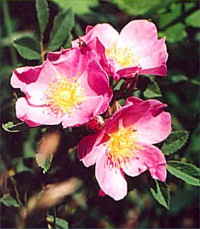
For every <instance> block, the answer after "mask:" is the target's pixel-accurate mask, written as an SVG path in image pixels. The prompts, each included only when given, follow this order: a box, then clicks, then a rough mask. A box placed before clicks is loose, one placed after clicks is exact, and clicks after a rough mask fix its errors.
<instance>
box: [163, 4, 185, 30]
mask: <svg viewBox="0 0 200 229" xmlns="http://www.w3.org/2000/svg"><path fill="white" fill-rule="evenodd" d="M181 11H182V5H181V4H179V3H177V4H171V6H170V9H169V12H167V13H163V14H161V15H160V17H159V25H160V28H162V27H165V26H167V25H168V24H170V23H171V22H172V21H174V20H175V19H176V18H177V17H179V16H180V15H181Z"/></svg>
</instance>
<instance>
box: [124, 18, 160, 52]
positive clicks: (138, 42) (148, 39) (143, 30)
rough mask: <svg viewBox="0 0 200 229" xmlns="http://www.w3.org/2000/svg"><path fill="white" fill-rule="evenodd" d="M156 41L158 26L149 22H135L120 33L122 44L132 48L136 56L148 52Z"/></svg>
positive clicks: (130, 23)
mask: <svg viewBox="0 0 200 229" xmlns="http://www.w3.org/2000/svg"><path fill="white" fill-rule="evenodd" d="M156 39H157V29H156V26H155V25H154V24H153V23H152V22H149V21H148V20H133V21H131V22H129V23H128V24H127V25H126V26H125V27H124V28H123V29H122V30H121V32H120V42H122V43H124V44H126V45H127V46H131V47H132V48H133V49H134V51H135V52H136V54H139V53H141V52H143V51H148V47H149V46H150V47H151V46H152V44H153V43H154V41H155V40H156Z"/></svg>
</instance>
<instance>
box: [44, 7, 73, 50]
mask: <svg viewBox="0 0 200 229" xmlns="http://www.w3.org/2000/svg"><path fill="white" fill-rule="evenodd" d="M73 26H74V14H73V12H72V10H71V9H68V10H65V11H61V12H60V13H59V14H58V15H57V16H56V17H55V19H54V24H53V29H52V31H51V34H50V42H49V45H48V49H49V50H51V51H54V50H56V49H58V48H59V47H61V46H62V45H63V42H64V41H65V40H67V39H68V37H69V35H70V33H71V30H72V28H73Z"/></svg>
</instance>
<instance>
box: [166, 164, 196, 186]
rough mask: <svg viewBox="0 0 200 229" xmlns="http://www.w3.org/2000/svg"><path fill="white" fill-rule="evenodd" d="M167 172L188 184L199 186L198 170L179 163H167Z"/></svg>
mask: <svg viewBox="0 0 200 229" xmlns="http://www.w3.org/2000/svg"><path fill="white" fill-rule="evenodd" d="M167 170H168V171H169V172H170V173H171V174H172V175H174V176H175V177H178V178H180V179H181V180H183V181H185V182H186V183H188V184H191V185H194V186H200V168H197V167H196V166H195V165H193V164H190V163H185V162H180V161H168V165H167Z"/></svg>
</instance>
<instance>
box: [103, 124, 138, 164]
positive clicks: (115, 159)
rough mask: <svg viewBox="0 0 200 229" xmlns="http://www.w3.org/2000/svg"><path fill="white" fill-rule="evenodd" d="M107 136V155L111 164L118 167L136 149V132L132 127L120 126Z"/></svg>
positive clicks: (130, 156)
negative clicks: (108, 137)
mask: <svg viewBox="0 0 200 229" xmlns="http://www.w3.org/2000/svg"><path fill="white" fill-rule="evenodd" d="M109 136H110V139H109V140H108V151H107V156H108V158H109V161H110V163H111V165H112V166H115V167H120V166H121V164H122V163H125V162H127V161H128V160H129V159H130V158H132V157H133V154H134V151H135V150H136V149H137V145H136V143H135V139H136V132H135V131H134V130H133V129H132V128H120V129H119V130H118V131H117V132H114V133H112V134H109Z"/></svg>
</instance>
